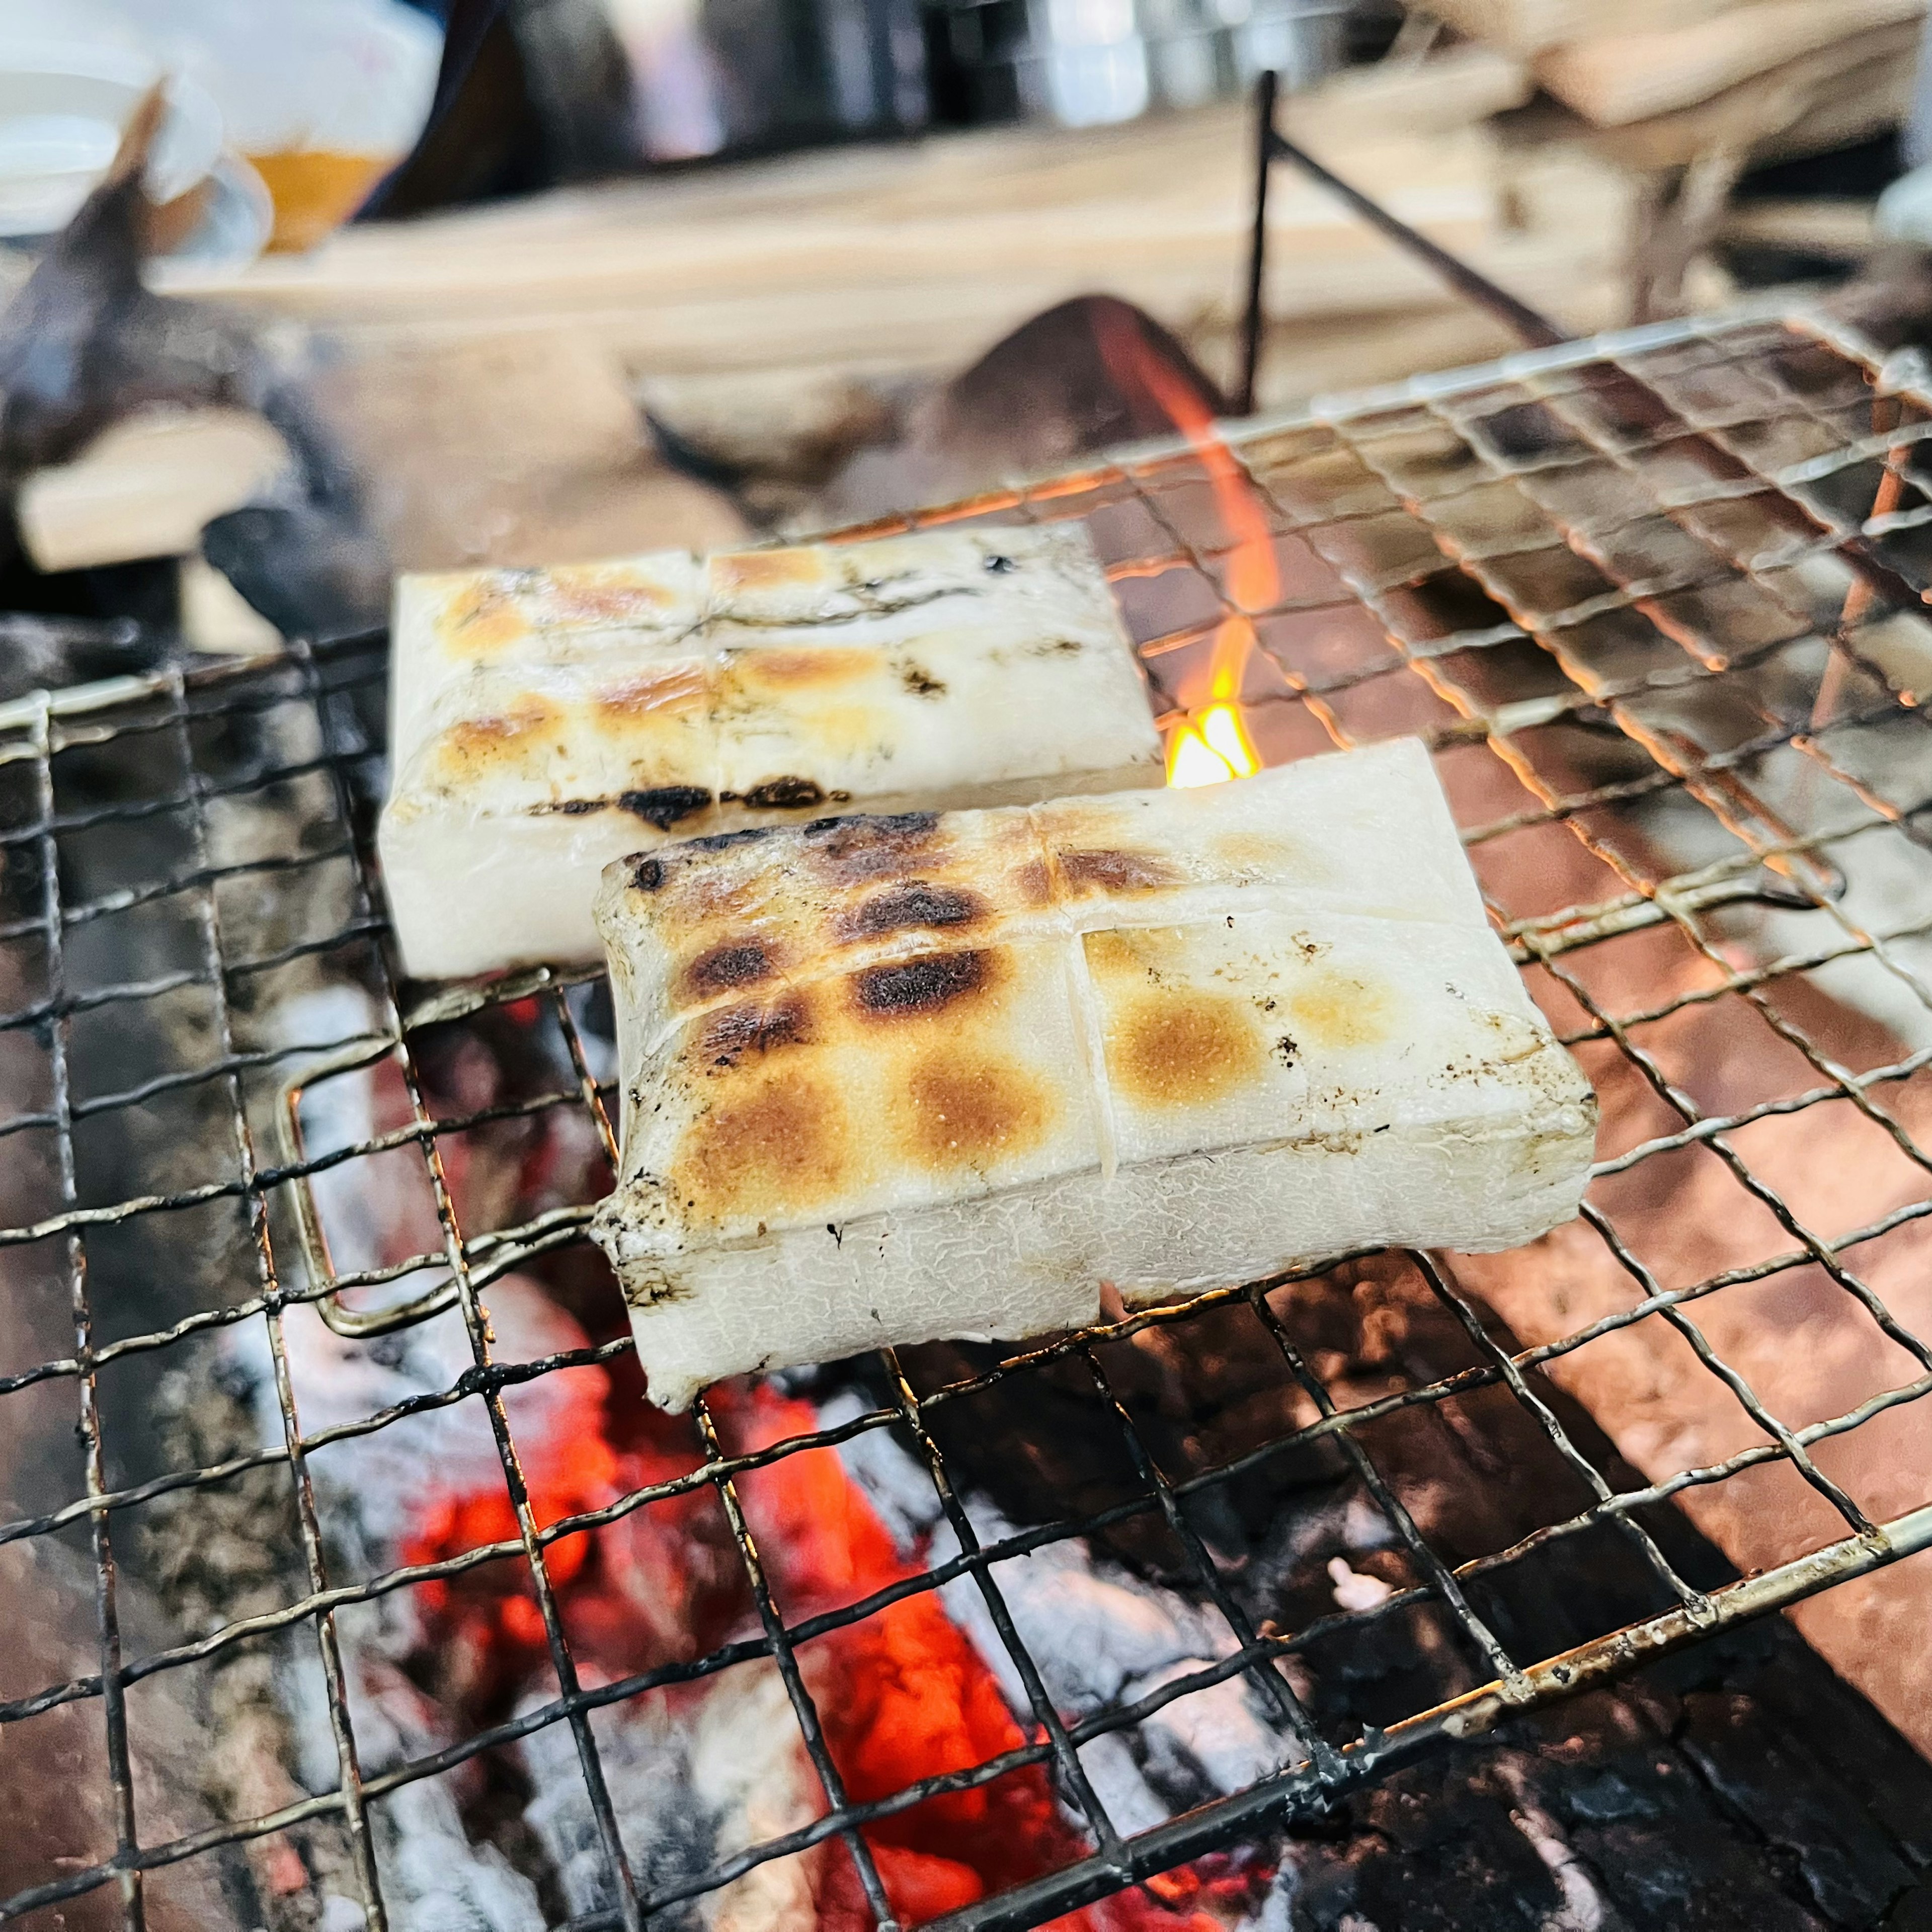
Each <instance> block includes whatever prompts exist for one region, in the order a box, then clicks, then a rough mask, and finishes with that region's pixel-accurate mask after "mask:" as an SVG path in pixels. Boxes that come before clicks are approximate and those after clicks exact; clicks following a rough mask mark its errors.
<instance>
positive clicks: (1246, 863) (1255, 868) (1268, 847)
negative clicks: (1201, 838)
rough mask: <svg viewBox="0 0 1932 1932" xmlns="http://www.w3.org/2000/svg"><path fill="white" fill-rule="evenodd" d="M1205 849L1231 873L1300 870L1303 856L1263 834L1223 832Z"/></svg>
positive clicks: (1282, 842) (1291, 847) (1284, 841)
mask: <svg viewBox="0 0 1932 1932" xmlns="http://www.w3.org/2000/svg"><path fill="white" fill-rule="evenodd" d="M1208 849H1209V850H1211V852H1212V853H1214V856H1215V857H1216V858H1217V859H1220V862H1222V864H1223V865H1226V866H1227V867H1228V868H1229V870H1230V871H1237V872H1264V873H1267V872H1280V871H1283V870H1284V869H1286V868H1293V869H1295V870H1296V871H1300V870H1301V869H1302V856H1301V853H1300V852H1299V851H1298V850H1297V849H1296V848H1295V846H1294V845H1292V844H1291V843H1290V842H1289V841H1288V840H1287V839H1286V838H1272V837H1271V836H1270V835H1268V833H1266V832H1223V833H1222V835H1220V837H1219V838H1216V839H1215V840H1214V841H1212V843H1211V844H1210V846H1209V847H1208Z"/></svg>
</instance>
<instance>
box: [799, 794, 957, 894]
mask: <svg viewBox="0 0 1932 1932" xmlns="http://www.w3.org/2000/svg"><path fill="white" fill-rule="evenodd" d="M938 824H939V814H938V813H937V812H936V811H898V812H886V813H880V812H855V813H853V814H852V815H851V816H850V817H844V818H814V820H811V823H809V824H808V825H805V826H802V827H801V828H800V829H801V830H802V833H803V835H804V838H805V850H806V852H807V853H808V855H809V856H810V857H811V859H812V861H813V862H814V864H816V865H817V867H818V868H819V869H820V871H823V873H824V874H825V875H826V877H827V878H828V879H829V880H831V881H832V883H834V884H835V885H841V886H856V885H859V884H862V883H864V881H865V880H868V879H884V878H889V877H892V874H894V873H895V872H896V873H901V874H903V873H905V872H909V871H912V870H913V869H914V868H917V869H919V870H920V871H926V870H928V869H929V868H931V866H932V862H933V860H934V859H935V857H937V856H943V854H941V853H935V850H934V847H935V844H936V843H937V842H938V841H935V838H934V837H933V833H934V832H935V830H936V829H938Z"/></svg>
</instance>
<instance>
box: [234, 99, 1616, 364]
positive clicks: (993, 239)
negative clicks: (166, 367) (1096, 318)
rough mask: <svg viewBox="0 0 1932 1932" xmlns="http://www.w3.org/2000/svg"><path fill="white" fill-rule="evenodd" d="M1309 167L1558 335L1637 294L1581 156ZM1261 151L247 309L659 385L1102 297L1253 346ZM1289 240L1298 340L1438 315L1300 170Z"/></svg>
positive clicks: (552, 246) (698, 221) (261, 281)
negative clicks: (511, 350) (581, 355)
mask: <svg viewBox="0 0 1932 1932" xmlns="http://www.w3.org/2000/svg"><path fill="white" fill-rule="evenodd" d="M1311 140H1312V142H1313V145H1316V146H1317V147H1318V148H1319V151H1321V152H1322V154H1323V155H1324V157H1325V158H1327V159H1328V160H1329V161H1330V163H1331V165H1332V166H1334V167H1335V169H1337V172H1339V173H1340V174H1342V175H1343V176H1344V177H1345V178H1348V179H1349V180H1352V181H1356V182H1358V183H1359V184H1361V186H1362V187H1364V189H1365V190H1367V191H1368V192H1370V193H1373V194H1375V195H1376V196H1379V198H1381V199H1383V200H1384V201H1385V202H1387V203H1388V205H1391V207H1392V208H1394V211H1395V212H1396V213H1397V214H1400V215H1401V216H1402V217H1403V218H1404V219H1406V220H1409V221H1411V222H1412V223H1415V224H1416V225H1418V226H1420V227H1421V228H1422V229H1424V231H1425V232H1427V233H1430V234H1432V235H1433V236H1436V238H1437V239H1439V240H1441V241H1442V242H1443V243H1444V244H1445V245H1447V246H1448V247H1451V248H1454V249H1456V250H1457V251H1459V252H1460V253H1462V254H1464V255H1465V256H1466V257H1469V258H1470V259H1472V260H1474V261H1475V263H1477V265H1478V266H1480V267H1481V268H1482V269H1484V271H1485V272H1487V273H1488V274H1490V275H1493V277H1494V278H1496V280H1497V281H1500V282H1502V283H1503V284H1505V285H1506V286H1508V287H1511V288H1512V289H1513V290H1516V291H1517V292H1518V293H1520V294H1522V295H1523V296H1524V298H1525V299H1527V300H1529V301H1532V302H1539V303H1541V304H1543V305H1545V306H1547V307H1548V308H1550V309H1552V310H1553V311H1554V312H1555V313H1556V314H1558V315H1559V317H1561V316H1562V314H1564V303H1565V296H1566V293H1567V292H1568V291H1569V290H1572V289H1575V288H1577V287H1593V286H1595V285H1596V284H1598V283H1600V282H1601V281H1603V280H1604V279H1605V278H1607V277H1608V276H1610V275H1613V274H1614V273H1615V272H1616V266H1617V264H1618V261H1619V257H1620V255H1621V252H1622V246H1623V242H1622V237H1623V235H1624V233H1625V229H1626V228H1627V226H1628V221H1629V219H1630V217H1631V212H1632V210H1633V209H1634V202H1635V195H1636V187H1635V184H1634V183H1633V182H1631V181H1629V180H1628V179H1627V178H1625V177H1624V176H1623V175H1622V173H1621V172H1619V170H1617V169H1614V168H1612V167H1609V166H1605V165H1604V164H1603V163H1601V161H1598V160H1595V159H1593V158H1592V157H1590V156H1589V155H1587V154H1580V153H1579V152H1578V151H1576V150H1575V149H1574V148H1571V149H1568V150H1565V151H1562V152H1561V153H1558V154H1523V155H1520V156H1515V157H1511V159H1510V160H1508V163H1507V173H1506V174H1505V162H1504V160H1503V157H1502V154H1501V151H1500V150H1499V146H1498V144H1497V142H1496V139H1495V138H1494V137H1493V135H1491V134H1490V132H1489V131H1488V130H1487V128H1478V127H1466V128H1461V129H1457V130H1451V131H1450V132H1448V133H1442V134H1435V135H1429V136H1418V135H1412V134H1410V133H1408V132H1407V130H1400V129H1399V130H1397V131H1394V132H1391V131H1389V130H1388V126H1387V124H1386V123H1385V122H1383V123H1379V124H1377V123H1372V124H1371V126H1370V128H1369V129H1367V130H1358V131H1356V132H1355V133H1353V134H1352V135H1351V136H1349V138H1347V139H1343V137H1342V136H1340V135H1339V134H1334V133H1326V132H1325V134H1324V136H1323V137H1322V138H1320V139H1314V137H1311ZM1251 145H1252V144H1251V141H1250V130H1249V127H1248V123H1247V115H1246V113H1245V110H1243V109H1241V108H1238V107H1228V108H1223V109H1215V110H1208V111H1205V112H1204V113H1199V114H1191V115H1175V116H1172V117H1169V118H1163V119H1161V120H1159V121H1149V122H1148V123H1145V124H1138V125H1136V127H1133V128H1130V129H1106V130H1093V131H1089V132H1086V133H1079V134H1069V133H1062V132H1059V131H1057V130H1040V129H1037V128H1022V129H1002V130H993V131H990V132H984V133H973V134H968V135H962V136H946V137H941V138H938V139H933V140H931V141H929V142H926V143H924V144H923V145H921V146H919V147H918V148H914V149H912V150H910V151H907V150H904V149H894V150H891V151H883V152H882V151H874V150H854V151H843V152H833V153H829V154H811V155H806V156H802V157H796V156H795V157H787V159H786V160H784V161H783V162H782V163H751V164H748V165H745V166H741V167H737V168H733V169H721V170H717V171H714V172H709V173H706V174H703V175H680V176H676V177H658V178H649V179H646V180H645V181H640V182H636V183H629V184H624V185H622V186H617V187H607V188H602V189H598V190H579V191H574V192H565V193H558V194H554V195H549V196H541V197H539V198H537V199H534V200H532V201H530V202H524V203H520V204H515V205H506V206H503V207H499V208H490V209H487V210H482V211H474V212H469V213H465V214H453V215H449V216H444V217H436V218H433V219H431V220H425V221H422V222H418V223H409V224H406V225H404V224H399V225H398V226H395V227H392V228H383V227H380V226H371V227H365V228H362V229H356V230H352V231H350V232H349V233H345V234H344V235H342V236H338V238H336V239H335V240H334V241H333V242H331V243H330V244H329V245H328V246H327V247H326V248H323V250H321V251H319V252H318V253H317V254H316V255H315V256H314V257H305V258H302V259H299V260H292V259H290V258H287V257H282V258H275V259H272V260H267V261H264V262H263V263H259V264H257V266H256V267H255V268H254V269H251V270H250V271H249V272H248V273H247V274H246V275H244V276H243V277H242V278H240V279H239V281H236V282H235V283H234V284H232V285H231V286H230V287H228V288H227V289H226V290H225V292H224V293H225V294H226V299H229V301H230V302H234V303H238V304H240V305H244V306H245V307H246V308H248V310H250V311H251V312H253V313H255V314H259V315H263V316H271V315H273V316H284V317H294V318H298V319H300V320H304V321H306V322H309V323H314V324H315V325H317V326H323V327H325V328H326V329H329V330H331V331H332V332H335V333H337V334H338V335H350V336H353V337H355V338H357V339H359V340H360V341H365V342H370V343H374V342H378V341H392V342H409V343H411V344H421V345H425V346H427V345H429V344H447V343H454V342H458V341H476V340H478V339H481V338H484V337H487V336H490V335H505V334H506V333H509V332H517V331H529V332H541V331H547V330H553V329H564V330H566V331H568V332H574V333H576V334H578V335H581V336H582V337H583V338H584V339H586V341H592V342H594V343H595V344H596V345H597V346H598V347H599V348H600V349H601V350H602V351H604V353H607V354H609V355H611V356H614V357H615V358H616V359H618V360H619V362H621V363H622V365H624V366H625V368H627V369H628V370H630V371H632V372H633V373H634V374H635V375H637V376H638V377H645V376H649V377H676V376H682V375H708V374H718V373H720V372H722V371H729V370H733V369H742V370H769V369H775V368H800V369H804V368H820V369H831V370H838V371H843V372H855V371H856V372H880V371H895V372H904V371H930V372H932V373H933V374H941V373H949V374H950V372H952V371H955V370H956V369H958V368H961V367H962V366H963V365H965V364H966V363H967V362H970V361H971V360H972V359H973V358H974V357H975V356H978V355H980V354H982V353H984V351H985V350H986V348H987V347H989V345H990V344H992V342H994V341H997V340H998V338H999V337H1000V336H1001V335H1004V333H1006V332H1007V331H1009V330H1010V329H1014V328H1016V327H1017V326H1019V324H1020V323H1022V322H1023V321H1025V320H1026V319H1027V318H1028V317H1029V316H1031V315H1034V314H1038V313H1039V312H1040V311H1043V310H1044V309H1046V308H1051V307H1052V306H1053V305H1055V303H1056V302H1063V301H1065V300H1067V299H1069V298H1070V297H1072V296H1077V295H1081V294H1084V293H1088V291H1090V290H1096V289H1103V290H1106V291H1108V292H1109V293H1112V294H1115V295H1118V296H1122V297H1124V298H1125V299H1127V300H1130V301H1132V302H1136V303H1138V304H1139V305H1140V306H1141V307H1142V308H1145V309H1147V310H1148V311H1149V312H1150V313H1151V314H1153V315H1154V316H1155V317H1157V318H1158V319H1159V320H1161V321H1162V322H1163V323H1165V324H1166V326H1168V327H1169V328H1171V329H1177V330H1178V331H1181V332H1187V330H1189V329H1192V328H1193V327H1195V326H1196V325H1197V324H1198V323H1200V322H1202V320H1204V319H1205V318H1208V317H1220V318H1222V319H1223V320H1226V319H1229V318H1231V317H1232V316H1233V315H1234V314H1235V312H1236V311H1237V309H1238V304H1239V299H1240V283H1241V263H1242V261H1243V259H1244V255H1245V252H1246V240H1247V226H1248V222H1249V218H1250V215H1249V210H1250V196H1251V193H1252V182H1251V175H1250V170H1251V166H1252V160H1251V152H1250V150H1251ZM1519 209H1520V210H1523V211H1526V212H1524V213H1523V214H1522V215H1521V216H1520V218H1519V216H1518V214H1517V211H1518V210H1519ZM1270 233H1271V262H1272V264H1273V266H1272V269H1271V277H1270V287H1269V292H1268V294H1269V308H1270V312H1271V314H1273V315H1275V316H1277V317H1293V316H1301V317H1317V316H1339V315H1345V314H1365V313H1373V312H1398V311H1405V310H1410V309H1414V308H1418V307H1420V308H1429V307H1433V306H1435V305H1437V304H1438V303H1439V301H1440V288H1439V284H1438V283H1437V282H1436V280H1435V278H1433V276H1432V275H1430V272H1428V271H1427V269H1424V268H1423V267H1421V266H1419V265H1418V264H1417V263H1415V262H1414V261H1412V260H1410V259H1409V257H1406V256H1405V255H1404V254H1402V253H1401V251H1399V250H1397V249H1396V248H1394V247H1393V246H1391V245H1390V244H1388V243H1387V242H1384V241H1382V239H1380V238H1379V237H1377V236H1375V235H1373V233H1370V232H1369V231H1367V229H1364V227H1363V226H1362V225H1361V223H1359V222H1358V221H1357V220H1355V218H1354V217H1353V216H1352V215H1351V214H1349V211H1347V210H1346V208H1343V207H1342V206H1341V205H1340V204H1339V203H1337V202H1336V201H1335V200H1334V199H1333V198H1332V197H1331V196H1328V194H1326V193H1324V192H1323V191H1322V190H1319V189H1318V188H1316V187H1313V186H1312V185H1310V184H1308V183H1307V182H1305V181H1302V180H1301V179H1300V178H1298V177H1297V176H1296V175H1295V174H1294V173H1293V172H1292V170H1289V169H1282V170H1280V171H1279V172H1278V174H1277V178H1276V181H1275V183H1274V192H1273V194H1272V196H1271V220H1270ZM1214 373H1216V374H1218V375H1220V376H1221V377H1223V378H1225V377H1226V375H1227V374H1229V373H1230V372H1229V371H1216V372H1214Z"/></svg>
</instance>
